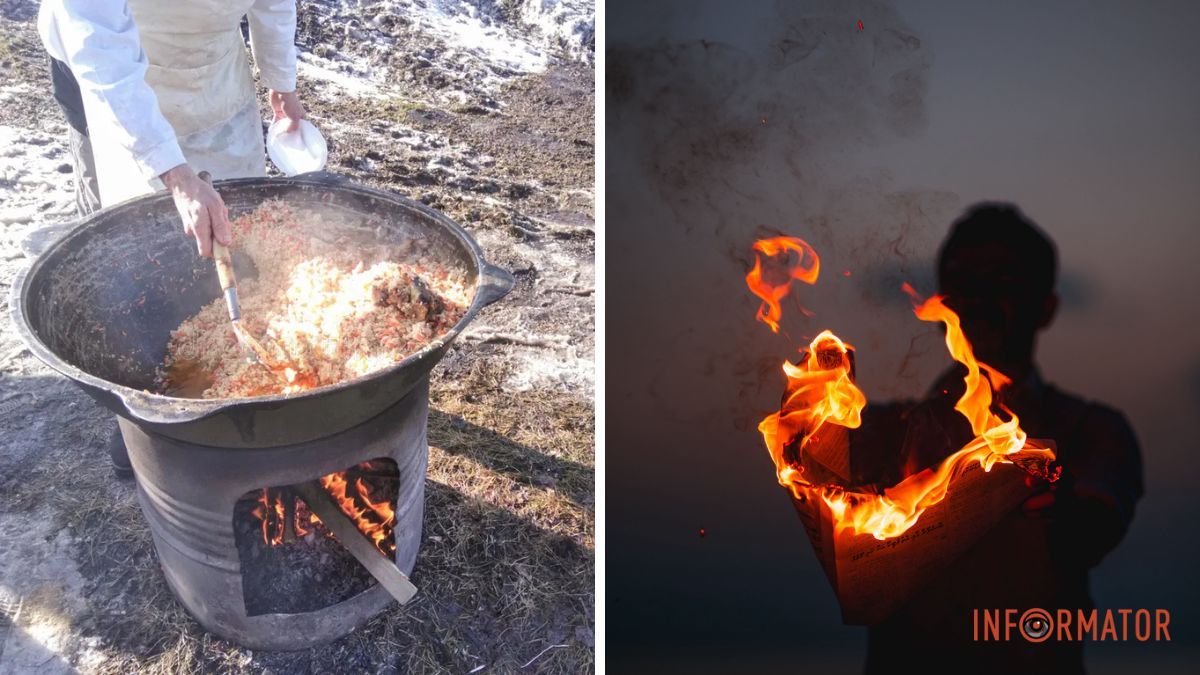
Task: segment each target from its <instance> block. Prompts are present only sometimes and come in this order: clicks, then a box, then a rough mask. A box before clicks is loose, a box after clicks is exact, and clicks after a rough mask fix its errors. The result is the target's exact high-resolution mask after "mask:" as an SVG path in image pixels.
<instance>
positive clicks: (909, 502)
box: [747, 240, 1057, 539]
mask: <svg viewBox="0 0 1200 675" xmlns="http://www.w3.org/2000/svg"><path fill="white" fill-rule="evenodd" d="M768 241H773V240H768ZM762 243H763V242H759V243H758V244H756V245H755V249H756V250H759V251H764V252H765V251H768V250H771V249H769V248H768V249H764V248H763V247H761V246H760V244H762ZM814 259H815V254H814ZM758 269H759V265H758V264H757V263H756V264H755V270H752V271H751V274H750V275H748V276H747V283H748V284H750V290H751V291H753V292H754V293H755V295H757V296H759V297H760V298H764V301H766V297H764V295H763V294H762V293H761V292H760V289H759V288H756V286H755V283H754V281H755V280H757V279H759V278H760V276H761V275H758V274H756V271H757V270H758ZM814 269H815V264H814ZM903 288H904V291H905V292H906V293H908V294H909V295H910V296H911V297H912V299H913V302H914V312H915V313H916V316H917V318H918V319H920V320H922V321H931V322H940V323H942V324H943V325H944V326H945V328H946V347H947V349H948V350H949V352H950V356H951V357H952V358H953V359H954V360H955V361H957V362H958V363H960V364H962V365H963V366H965V367H966V369H967V375H966V377H965V378H964V379H965V383H966V391H965V392H964V393H963V395H962V397H961V398H960V399H959V400H958V402H957V403H956V404H955V406H954V409H955V410H956V411H958V412H959V413H960V414H962V415H963V416H964V417H966V418H967V420H968V421H969V422H970V424H971V429H972V431H973V432H974V434H975V437H974V438H973V439H972V440H971V441H970V442H968V443H967V444H966V445H965V446H963V447H962V448H961V449H960V450H958V451H957V452H955V453H954V454H952V455H951V456H949V457H947V458H946V459H945V460H944V461H943V462H942V463H941V464H940V465H939V466H938V467H937V468H936V469H926V470H924V471H922V472H920V473H917V474H914V475H912V476H909V477H908V478H905V479H904V480H903V481H901V482H900V483H898V484H897V485H895V486H893V487H890V488H887V489H884V490H883V491H882V493H875V492H862V491H855V490H852V489H848V488H845V487H842V486H838V485H827V484H814V483H813V482H811V481H809V480H808V479H807V477H806V476H805V475H804V470H803V467H802V466H801V461H800V457H801V455H802V454H803V453H804V451H805V449H806V448H807V446H808V444H809V443H810V442H811V441H812V440H813V439H814V437H815V435H816V434H817V433H818V432H819V431H820V430H821V428H822V427H824V426H825V425H827V424H834V425H839V426H843V427H846V428H850V429H853V428H857V427H858V426H860V425H861V422H862V418H861V412H862V409H863V408H864V407H865V406H866V404H867V398H866V396H865V395H864V394H863V393H862V391H861V390H859V389H858V387H857V386H856V385H855V384H854V382H853V375H852V361H851V356H850V355H851V352H852V348H851V347H850V346H849V345H847V344H846V343H844V342H843V341H842V340H840V339H839V338H838V337H837V336H836V335H834V334H833V333H831V332H829V331H825V332H823V333H821V334H820V335H818V336H817V337H816V338H815V339H814V340H813V341H812V343H811V344H809V347H808V351H807V352H805V354H804V357H803V358H802V359H801V360H800V362H799V363H798V364H791V363H788V362H786V361H785V362H784V364H783V371H784V374H785V375H786V376H787V389H786V394H785V396H784V400H783V404H782V405H781V406H780V410H779V411H778V412H776V413H772V414H770V415H768V416H767V417H766V418H764V419H763V420H762V422H761V423H760V424H759V427H758V428H759V431H760V433H762V437H763V441H764V442H765V444H766V446H767V450H768V451H769V452H770V455H771V459H772V460H773V461H774V463H775V470H776V476H777V477H778V479H779V483H780V484H781V485H783V486H784V487H786V488H788V489H789V490H790V491H791V493H792V495H793V496H794V497H795V498H796V499H798V500H801V501H805V500H808V499H821V500H823V501H824V502H825V503H826V504H827V505H828V506H829V509H830V511H831V513H832V515H833V518H834V521H835V529H837V530H838V531H839V532H840V531H843V530H847V529H849V530H852V531H853V532H854V533H855V534H870V535H871V536H873V537H875V538H876V539H888V538H891V537H896V536H899V535H900V534H903V533H904V532H905V531H907V530H908V529H909V528H910V527H912V526H913V525H914V524H915V523H916V522H917V520H918V519H919V518H920V517H921V514H922V513H924V511H925V510H926V509H928V508H929V507H931V506H933V505H934V504H937V503H938V502H940V501H942V500H943V499H945V497H946V492H947V488H948V487H949V485H950V481H951V479H952V478H954V476H956V475H957V474H958V473H959V472H961V471H962V469H964V468H965V467H966V466H967V465H968V464H969V463H970V462H978V464H979V465H980V466H981V467H982V468H983V470H984V471H990V470H991V468H992V467H993V466H994V465H995V464H997V463H1001V462H1002V463H1011V461H1012V460H1011V459H1010V457H1011V456H1012V455H1014V454H1015V453H1017V452H1022V453H1023V454H1024V455H1025V456H1030V455H1041V456H1043V457H1045V459H1046V460H1048V461H1052V460H1053V459H1054V453H1053V451H1052V450H1050V449H1047V448H1040V447H1035V446H1033V445H1031V444H1029V442H1028V439H1027V437H1026V434H1025V431H1024V430H1022V429H1021V426H1020V421H1019V419H1018V418H1017V416H1016V415H1015V414H1013V412H1012V411H1011V410H1009V409H1007V408H1005V407H1004V406H1003V405H998V406H996V407H998V408H999V409H1000V410H999V413H998V412H996V411H995V410H993V392H994V391H995V390H999V388H1000V387H1002V386H1004V385H1006V384H1008V378H1006V377H1005V376H1004V375H1003V374H1001V373H1000V372H998V371H996V370H995V369H993V368H990V367H988V366H987V365H985V364H983V363H980V362H979V361H978V360H977V359H976V358H975V355H974V353H973V352H972V350H971V344H970V342H969V341H968V340H967V338H966V335H965V334H964V333H963V331H962V326H961V324H960V322H959V318H958V315H957V314H955V313H954V311H953V310H951V309H950V308H949V307H947V306H946V304H945V303H944V302H943V299H942V298H941V297H940V296H933V297H931V298H928V299H925V300H922V299H921V298H920V297H919V296H918V295H917V293H916V291H914V290H913V289H912V287H911V286H909V285H908V284H905V285H904V287H903ZM784 295H786V292H785V293H784ZM772 297H774V296H772ZM778 297H782V295H780V296H778ZM764 307H767V305H764ZM761 314H763V311H762V310H760V315H761ZM765 314H766V318H765V319H763V317H762V316H760V319H763V321H764V323H767V325H768V326H771V329H772V330H773V331H777V327H778V324H777V321H778V319H779V315H777V314H773V313H772V309H771V307H767V311H766V312H765ZM1001 413H1002V414H1001ZM1056 477H1057V476H1056V475H1050V476H1048V478H1049V479H1050V480H1053V479H1054V478H1056Z"/></svg>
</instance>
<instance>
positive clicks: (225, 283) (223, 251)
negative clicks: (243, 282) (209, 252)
mask: <svg viewBox="0 0 1200 675" xmlns="http://www.w3.org/2000/svg"><path fill="white" fill-rule="evenodd" d="M212 247H213V261H214V262H216V263H217V278H218V279H220V280H221V290H223V291H227V290H229V289H231V288H237V277H235V276H234V275H233V258H231V257H230V256H229V249H228V248H226V247H225V244H219V243H217V241H216V240H215V239H214V240H213V244H212Z"/></svg>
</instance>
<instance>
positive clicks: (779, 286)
mask: <svg viewBox="0 0 1200 675" xmlns="http://www.w3.org/2000/svg"><path fill="white" fill-rule="evenodd" d="M754 251H755V256H754V269H752V270H750V273H749V274H747V275H746V285H748V286H749V287H750V291H751V292H752V293H754V294H755V295H757V296H758V297H760V298H762V305H761V306H760V307H759V308H758V315H757V317H755V318H757V319H758V320H759V321H761V322H763V323H765V324H767V325H768V326H770V327H771V331H772V332H774V333H778V332H779V319H780V318H781V317H782V316H783V308H782V307H781V306H780V304H779V303H780V302H781V301H782V300H783V299H784V298H786V297H787V295H788V293H790V292H791V290H792V282H793V281H796V280H799V281H803V282H804V283H806V284H809V285H812V284H815V283H817V276H818V274H819V273H820V271H821V269H820V268H821V261H820V259H819V258H817V252H816V251H814V250H813V249H812V247H811V246H809V245H808V244H807V243H805V242H804V240H802V239H797V238H795V237H774V238H772V239H762V240H759V241H757V242H755V243H754ZM791 253H795V254H796V255H795V259H794V260H791ZM764 255H765V256H767V257H768V260H771V259H773V258H776V257H778V256H781V255H786V256H787V257H788V261H787V262H786V263H785V272H786V274H771V272H773V271H775V269H774V268H775V267H777V266H779V262H778V261H772V264H771V269H766V268H764V266H763V256H764ZM767 277H783V278H782V279H776V280H772V279H768V278H767ZM801 311H805V312H806V310H803V309H801Z"/></svg>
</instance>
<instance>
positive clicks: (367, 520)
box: [321, 473, 396, 555]
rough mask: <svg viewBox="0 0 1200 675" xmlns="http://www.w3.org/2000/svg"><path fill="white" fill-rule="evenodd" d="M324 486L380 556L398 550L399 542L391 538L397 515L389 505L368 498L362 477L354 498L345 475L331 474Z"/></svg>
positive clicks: (324, 479) (323, 483)
mask: <svg viewBox="0 0 1200 675" xmlns="http://www.w3.org/2000/svg"><path fill="white" fill-rule="evenodd" d="M321 485H322V486H324V487H325V490H326V491H327V492H328V493H329V494H330V496H331V497H333V499H334V501H336V502H337V503H338V507H339V508H341V510H342V513H344V514H346V515H347V516H348V517H349V518H350V519H351V520H353V521H354V524H355V525H356V526H357V527H358V531H359V532H362V533H363V534H364V535H366V536H367V538H368V539H370V540H371V541H373V542H374V543H375V548H377V549H379V552H380V553H383V554H384V555H390V554H391V553H392V552H393V551H395V550H396V543H395V541H394V540H393V539H392V521H393V520H395V513H394V512H393V511H392V507H391V505H390V504H387V503H374V502H371V501H370V499H368V497H367V494H368V493H367V489H366V485H365V484H364V483H363V480H362V479H361V478H359V479H358V480H356V481H355V487H356V488H357V489H356V490H355V491H354V494H353V495H352V494H351V491H350V484H349V483H347V482H346V476H345V474H341V473H331V474H329V475H328V476H322V477H321ZM355 497H357V498H358V500H359V501H362V502H363V503H364V504H366V505H367V506H366V507H365V508H363V507H359V506H358V505H357V504H356V503H355V501H356V500H355ZM368 514H370V515H368ZM372 516H373V517H372ZM377 521H378V522H377Z"/></svg>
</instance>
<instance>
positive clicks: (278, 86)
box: [247, 0, 296, 93]
mask: <svg viewBox="0 0 1200 675" xmlns="http://www.w3.org/2000/svg"><path fill="white" fill-rule="evenodd" d="M247 17H248V18H249V19H250V48H251V49H252V50H254V62H255V63H256V64H258V72H259V73H260V74H261V77H262V83H263V85H265V86H266V87H267V88H268V89H274V90H275V91H279V92H284V93H287V92H290V91H296V0H255V2H254V6H252V7H251V8H250V11H249V12H247Z"/></svg>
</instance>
